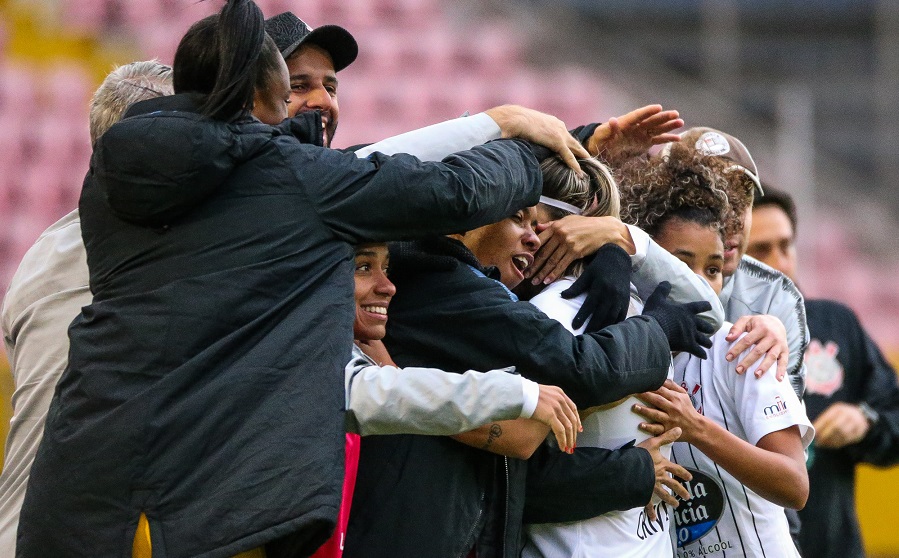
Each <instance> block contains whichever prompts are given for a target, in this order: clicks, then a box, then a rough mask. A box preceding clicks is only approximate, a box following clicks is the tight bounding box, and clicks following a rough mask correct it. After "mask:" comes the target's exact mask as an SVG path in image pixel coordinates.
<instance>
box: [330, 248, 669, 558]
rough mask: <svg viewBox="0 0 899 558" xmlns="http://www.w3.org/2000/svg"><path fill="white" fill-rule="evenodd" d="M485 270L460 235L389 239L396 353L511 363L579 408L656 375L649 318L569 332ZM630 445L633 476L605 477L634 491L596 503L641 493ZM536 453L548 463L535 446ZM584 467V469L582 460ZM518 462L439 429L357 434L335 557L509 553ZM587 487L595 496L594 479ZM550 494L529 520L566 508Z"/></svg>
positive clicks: (644, 482)
mask: <svg viewBox="0 0 899 558" xmlns="http://www.w3.org/2000/svg"><path fill="white" fill-rule="evenodd" d="M475 270H478V271H480V273H481V275H479V274H477V273H476V272H475ZM493 271H495V270H493ZM491 273H492V271H491V270H488V269H483V268H481V267H480V264H479V263H478V261H477V260H476V259H475V257H474V255H473V254H472V253H471V252H470V251H468V249H467V248H465V246H464V245H463V244H462V243H460V242H458V241H456V240H452V239H449V238H446V237H441V238H433V239H427V240H424V241H420V242H407V243H394V244H392V245H391V278H392V280H393V282H394V283H395V284H396V287H397V294H396V296H395V297H394V298H393V300H392V301H391V303H390V321H389V322H388V327H387V339H386V342H387V346H388V347H389V348H390V352H391V356H393V357H394V360H395V361H396V362H397V363H398V364H399V365H401V366H416V365H422V364H424V363H429V365H431V366H436V367H439V368H441V369H443V370H448V371H457V372H463V371H465V370H468V369H485V370H486V369H490V368H494V367H497V366H510V365H513V366H515V367H516V369H517V371H518V372H520V373H521V375H522V376H525V377H527V378H529V379H532V380H535V381H537V382H540V383H544V384H551V385H557V386H560V387H561V388H562V389H564V390H565V393H567V394H568V395H569V396H570V397H571V399H572V400H574V402H575V403H577V404H578V406H580V407H582V408H584V407H591V406H594V405H602V404H605V403H610V402H612V401H617V400H618V399H621V398H622V397H624V396H625V395H628V394H631V393H638V392H642V391H647V390H652V389H656V388H658V387H659V386H661V385H662V382H664V381H665V377H666V375H667V373H668V365H669V362H670V353H669V349H668V342H667V340H666V338H665V335H664V333H663V332H662V329H661V327H659V325H658V323H657V322H656V321H655V320H653V319H652V318H647V317H643V316H638V317H635V318H631V319H628V320H626V321H624V322H622V323H621V324H616V325H614V326H610V327H608V328H606V329H604V330H602V331H600V332H597V333H594V334H590V335H584V336H578V337H575V336H573V335H571V333H569V332H568V330H567V329H565V327H564V326H562V324H560V323H559V322H557V321H556V320H553V319H551V318H549V317H547V316H546V314H544V313H543V312H541V311H539V310H538V309H537V308H536V307H534V306H533V305H531V304H530V303H527V302H513V301H512V299H511V298H510V295H509V293H508V292H507V291H506V290H505V288H504V287H503V286H502V285H501V284H500V283H499V282H498V281H496V280H494V279H492V278H490V277H489V276H490V275H491ZM595 449H600V448H595ZM540 451H544V450H540ZM580 451H581V450H580V449H578V450H577V452H575V453H578V452H580ZM603 452H608V450H603ZM633 452H634V455H635V456H638V457H636V458H635V461H630V463H632V464H636V467H634V470H632V471H630V473H632V476H631V475H627V474H626V476H624V477H622V479H623V480H620V481H618V480H616V481H614V482H621V483H632V484H633V486H634V488H635V489H637V491H638V492H639V494H641V495H642V497H643V500H639V499H638V500H637V501H636V502H635V501H634V500H633V499H630V500H628V499H627V497H621V496H620V495H618V494H615V495H612V494H611V493H610V501H609V502H607V504H609V507H608V508H606V509H605V510H602V511H608V510H609V509H613V508H614V507H615V506H618V505H621V506H623V507H624V509H626V508H630V507H634V506H635V505H642V503H643V502H645V501H648V499H649V493H651V485H652V482H653V481H654V476H653V474H652V473H651V471H652V464H651V458H650V457H649V454H648V453H647V452H646V451H645V450H643V449H640V448H637V449H634V450H633ZM584 455H586V453H585V454H584ZM606 456H608V454H607V453H605V454H603V456H602V457H606ZM598 457H600V456H598V455H597V456H594V458H598ZM540 461H541V463H542V464H544V465H545V466H547V467H553V466H555V465H556V463H555V461H554V460H552V459H547V456H545V455H542V456H541V459H540ZM596 462H598V461H594V463H593V465H595V463H596ZM607 462H609V461H607ZM584 464H585V466H586V467H589V466H590V464H589V460H588V461H587V462H584ZM526 465H527V463H526V462H524V461H521V460H517V459H511V458H508V459H506V458H503V457H499V456H496V455H494V454H491V453H487V452H485V451H481V450H479V449H475V448H472V447H469V446H466V445H463V444H461V443H459V442H456V441H455V440H452V439H450V438H445V437H437V436H369V437H366V438H364V439H363V440H362V451H361V456H360V462H359V473H358V476H357V479H356V490H355V493H354V496H353V507H352V514H351V515H350V525H349V528H348V529H347V544H346V550H345V554H344V556H345V557H346V558H388V557H391V558H399V557H403V558H406V557H408V558H412V557H419V556H427V557H429V558H444V557H445V558H457V557H458V558H465V557H466V556H467V554H468V552H469V551H470V550H471V549H472V548H473V547H477V555H478V557H479V558H498V557H503V558H512V557H517V556H518V555H519V551H520V544H521V525H522V515H523V512H524V496H525V484H526V483H525V476H526V473H527V469H526ZM566 465H567V464H566ZM540 476H541V475H540V474H537V475H535V477H534V478H535V479H539V478H540ZM549 476H550V477H552V475H551V474H550V475H549ZM606 480H608V479H606ZM563 484H564V483H561V482H559V483H558V484H557V486H560V487H562V486H563ZM569 488H570V487H567V486H565V487H564V490H565V491H568V490H569ZM590 489H591V493H592V494H595V492H592V490H594V489H595V487H590ZM647 489H648V490H647ZM567 493H568V492H565V493H562V494H559V495H558V496H559V500H558V501H557V504H558V506H561V507H563V508H564V506H565V505H566V504H565V502H564V499H565V496H566V494H567ZM631 494H633V492H631ZM543 496H545V495H543ZM549 500H551V498H550V499H547V498H542V499H541V500H540V501H539V502H535V504H534V506H532V517H531V518H530V520H532V521H557V520H560V519H556V518H557V517H560V516H561V517H564V510H561V511H559V512H557V513H556V514H554V513H553V509H552V508H553V507H554V503H553V502H551V501H549ZM612 500H614V502H613V501H612ZM602 504H603V503H599V502H598V503H596V507H594V508H591V510H590V511H592V514H593V515H595V514H597V513H602V511H597V508H598V507H599V506H601V505H602ZM577 506H578V512H577V513H578V517H580V515H579V514H581V513H582V512H584V508H583V505H582V503H581V502H578V503H577ZM587 513H590V512H589V511H588V512H587ZM588 516H589V515H588Z"/></svg>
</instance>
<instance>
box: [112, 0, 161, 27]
mask: <svg viewBox="0 0 899 558" xmlns="http://www.w3.org/2000/svg"><path fill="white" fill-rule="evenodd" d="M162 1H163V0H118V4H119V10H120V15H121V18H122V23H124V24H125V25H127V26H129V27H132V28H136V29H142V28H145V26H148V25H153V24H159V23H161V22H163V21H165V20H166V19H167V13H166V10H165V6H164V5H163V3H162Z"/></svg>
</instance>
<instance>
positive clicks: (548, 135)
mask: <svg viewBox="0 0 899 558" xmlns="http://www.w3.org/2000/svg"><path fill="white" fill-rule="evenodd" d="M499 138H518V139H523V140H527V141H530V142H532V143H535V144H537V145H542V146H544V147H547V148H549V149H550V150H551V151H554V152H555V153H557V154H558V155H559V156H561V157H562V159H563V160H564V161H565V162H566V163H567V164H568V165H569V166H570V167H571V168H573V169H575V170H580V166H579V165H578V164H577V159H578V158H585V157H588V156H589V154H588V153H587V151H586V150H585V149H584V147H583V146H582V145H581V144H580V143H578V141H577V140H576V139H575V138H574V137H573V136H572V135H571V134H569V133H568V131H567V130H566V129H565V124H564V123H563V122H562V121H561V120H559V119H558V118H556V117H554V116H551V115H548V114H544V113H541V112H538V111H535V110H531V109H528V108H525V107H521V106H517V105H503V106H500V107H495V108H492V109H490V110H487V111H485V112H482V113H479V114H476V115H474V116H469V117H463V118H456V119H453V120H447V121H446V122H441V123H439V124H434V125H432V126H427V127H425V128H421V129H419V130H414V131H411V132H407V133H405V134H400V135H398V136H394V137H392V138H387V139H385V140H382V141H379V142H378V143H374V144H371V145H369V146H367V147H363V148H361V149H359V150H357V151H356V152H355V153H356V156H357V157H360V158H364V157H368V156H369V155H371V154H372V153H374V152H376V151H377V152H380V153H383V154H385V155H394V154H396V153H407V154H409V155H414V156H416V157H418V158H419V159H421V160H422V161H440V160H442V159H443V158H444V157H447V156H448V155H450V154H451V153H455V152H457V151H463V150H466V149H471V148H472V147H474V146H476V145H481V144H483V143H487V142H488V141H491V140H495V139H499Z"/></svg>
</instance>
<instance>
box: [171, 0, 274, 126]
mask: <svg viewBox="0 0 899 558" xmlns="http://www.w3.org/2000/svg"><path fill="white" fill-rule="evenodd" d="M264 22H265V20H264V18H263V15H262V11H261V10H260V9H259V7H258V6H257V5H256V4H255V3H254V2H253V1H252V0H229V1H228V2H227V3H226V4H225V7H224V8H222V11H221V12H220V13H218V14H216V15H212V16H209V17H207V18H204V19H201V20H200V21H198V22H196V23H194V24H193V25H192V26H191V27H190V29H188V31H187V33H185V34H184V37H183V38H182V39H181V42H180V43H179V44H178V50H177V52H176V53H175V63H174V72H173V73H174V76H173V81H174V87H175V93H198V94H200V95H202V96H203V101H202V103H201V105H200V110H201V112H202V113H203V114H204V115H206V116H209V117H210V118H214V119H216V120H223V121H226V122H229V121H232V120H235V119H237V118H240V117H242V116H244V115H245V114H246V113H247V112H248V111H249V110H250V108H251V107H252V106H253V94H254V92H255V90H256V89H257V88H259V89H264V88H265V87H266V86H267V85H268V80H269V79H270V78H271V76H272V75H275V74H276V72H278V71H279V70H280V69H281V68H280V64H281V62H280V61H279V60H280V58H281V54H280V52H278V47H277V46H276V45H275V42H274V41H273V40H272V39H271V37H269V36H268V35H267V34H266V33H265V27H264Z"/></svg>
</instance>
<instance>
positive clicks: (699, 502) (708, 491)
mask: <svg viewBox="0 0 899 558" xmlns="http://www.w3.org/2000/svg"><path fill="white" fill-rule="evenodd" d="M687 470H688V471H690V473H691V474H692V475H693V480H691V481H689V482H685V483H684V488H686V489H687V491H688V492H689V493H690V496H691V498H690V499H689V500H681V501H680V505H679V506H678V507H677V508H675V509H674V522H675V526H676V528H677V546H679V547H683V546H686V545H688V544H690V543H692V542H693V541H696V540H699V539H700V538H702V537H703V536H705V535H706V534H707V533H708V532H709V531H711V530H712V528H714V527H715V524H716V523H718V520H719V519H721V516H722V514H723V513H724V490H723V489H722V488H721V485H720V484H718V481H716V480H715V479H713V478H712V477H710V476H708V475H706V474H705V473H703V472H702V471H697V470H696V469H689V468H688V469H687Z"/></svg>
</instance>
